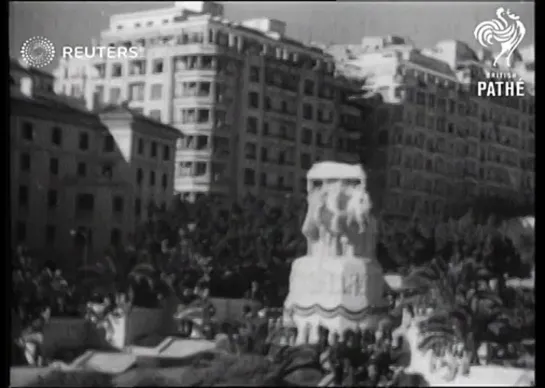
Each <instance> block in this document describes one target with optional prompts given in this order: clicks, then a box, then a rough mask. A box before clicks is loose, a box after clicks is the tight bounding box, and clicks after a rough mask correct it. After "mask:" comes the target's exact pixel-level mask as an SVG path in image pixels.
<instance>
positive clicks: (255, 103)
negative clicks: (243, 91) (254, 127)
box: [248, 92, 259, 109]
mask: <svg viewBox="0 0 545 388" xmlns="http://www.w3.org/2000/svg"><path fill="white" fill-rule="evenodd" d="M248 107H249V108H254V109H259V93H256V92H250V93H248Z"/></svg>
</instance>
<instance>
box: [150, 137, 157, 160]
mask: <svg viewBox="0 0 545 388" xmlns="http://www.w3.org/2000/svg"><path fill="white" fill-rule="evenodd" d="M150 155H151V157H152V158H155V157H156V156H157V142H154V141H152V142H151V150H150Z"/></svg>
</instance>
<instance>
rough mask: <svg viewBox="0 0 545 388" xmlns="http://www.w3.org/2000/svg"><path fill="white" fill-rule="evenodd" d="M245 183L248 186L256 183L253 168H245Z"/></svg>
mask: <svg viewBox="0 0 545 388" xmlns="http://www.w3.org/2000/svg"><path fill="white" fill-rule="evenodd" d="M244 184H245V185H248V186H254V185H255V171H254V170H252V169H251V168H245V169H244Z"/></svg>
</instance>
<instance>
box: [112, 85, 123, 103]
mask: <svg viewBox="0 0 545 388" xmlns="http://www.w3.org/2000/svg"><path fill="white" fill-rule="evenodd" d="M119 100H121V89H120V88H111V89H110V103H111V104H117V103H118V102H119Z"/></svg>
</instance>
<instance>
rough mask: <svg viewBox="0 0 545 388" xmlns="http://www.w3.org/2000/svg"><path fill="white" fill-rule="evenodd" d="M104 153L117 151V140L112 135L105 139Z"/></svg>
mask: <svg viewBox="0 0 545 388" xmlns="http://www.w3.org/2000/svg"><path fill="white" fill-rule="evenodd" d="M103 149H104V152H113V151H114V149H115V140H114V137H113V136H112V135H106V137H105V138H104V148H103Z"/></svg>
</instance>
